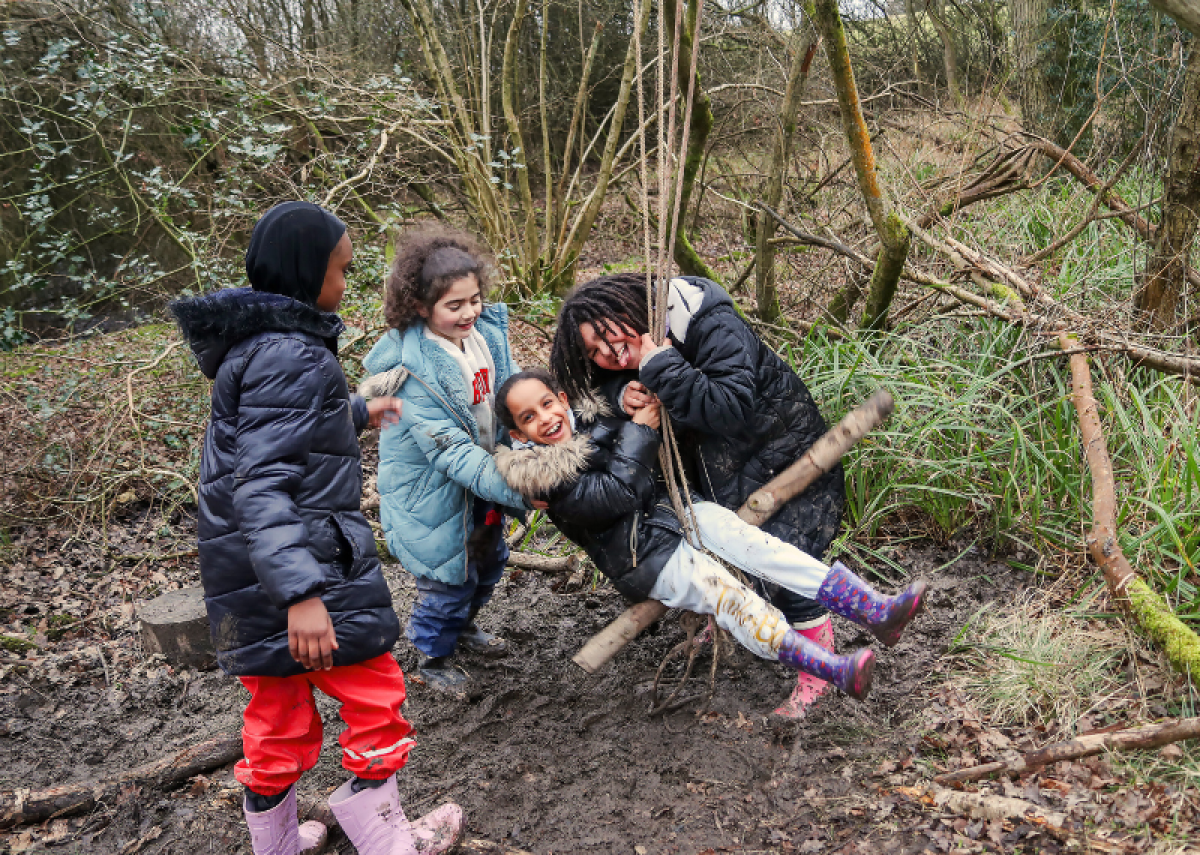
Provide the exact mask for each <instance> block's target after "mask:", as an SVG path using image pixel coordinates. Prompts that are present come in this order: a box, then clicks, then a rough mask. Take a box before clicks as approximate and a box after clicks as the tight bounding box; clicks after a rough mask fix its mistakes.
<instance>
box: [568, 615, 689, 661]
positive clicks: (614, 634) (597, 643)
mask: <svg viewBox="0 0 1200 855" xmlns="http://www.w3.org/2000/svg"><path fill="white" fill-rule="evenodd" d="M666 613H667V607H666V606H664V605H663V604H662V603H660V602H659V601H658V600H645V601H644V602H640V603H638V604H637V605H635V606H630V607H629V608H627V609H626V610H625V611H624V612H623V613H622V614H621V616H620V617H618V618H617V619H616V620H615V621H613V622H612V623H610V624H609V625H608V626H606V627H605V628H604V629H602V630H600V632H598V633H596V634H595V635H593V636H592V638H591V640H590V641H589V642H588V643H587V644H585V645H584V646H583V649H582V650H580V651H579V652H578V653H576V654H575V655H574V656H573V657H572V658H571V661H572V662H574V663H575V664H576V665H578V666H579V667H580V668H582V669H583V670H584V671H587V672H588V673H589V674H595V673H596V671H597V670H599V669H600V667H601V666H602V665H604V664H605V663H606V662H608V660H610V659H612V658H613V657H614V656H616V655H617V653H618V652H619V651H620V650H621V648H622V647H624V646H625V645H626V644H628V643H629V642H631V641H633V640H634V639H635V638H637V637H638V634H639V633H641V631H642V630H643V629H645V628H646V627H648V626H649V625H650V624H652V623H654V622H655V621H656V620H658V619H659V618H661V617H662V616H663V615H665V614H666Z"/></svg>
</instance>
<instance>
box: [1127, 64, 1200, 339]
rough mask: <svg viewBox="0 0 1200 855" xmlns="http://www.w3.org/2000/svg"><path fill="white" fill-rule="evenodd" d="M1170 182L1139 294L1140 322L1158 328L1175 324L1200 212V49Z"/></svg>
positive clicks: (1172, 153)
mask: <svg viewBox="0 0 1200 855" xmlns="http://www.w3.org/2000/svg"><path fill="white" fill-rule="evenodd" d="M1165 184H1166V186H1165V187H1164V188H1163V204H1162V221H1161V222H1160V223H1159V226H1158V230H1157V235H1156V238H1157V239H1156V241H1155V246H1154V254H1153V255H1152V256H1151V258H1150V262H1149V264H1148V265H1147V267H1146V272H1145V274H1144V275H1143V277H1142V282H1141V286H1140V288H1139V289H1138V291H1137V293H1136V294H1135V295H1134V306H1135V307H1136V308H1137V309H1138V310H1139V311H1140V312H1141V313H1142V314H1141V316H1140V317H1139V318H1138V319H1137V322H1138V325H1139V326H1140V327H1141V328H1143V329H1148V330H1156V331H1164V330H1168V329H1170V328H1171V327H1172V326H1174V324H1175V320H1176V315H1177V313H1178V308H1179V304H1180V300H1181V299H1182V297H1183V295H1184V292H1185V290H1186V288H1187V281H1188V268H1189V263H1188V262H1189V256H1190V253H1191V248H1192V244H1193V243H1194V242H1195V239H1196V222H1197V215H1198V214H1200V47H1193V48H1192V53H1191V56H1190V57H1188V63H1187V72H1186V74H1185V75H1184V81H1183V103H1182V104H1181V105H1180V107H1179V116H1178V118H1177V119H1176V120H1175V127H1174V128H1173V129H1172V130H1171V136H1170V140H1169V142H1168V144H1167V176H1166V182H1165Z"/></svg>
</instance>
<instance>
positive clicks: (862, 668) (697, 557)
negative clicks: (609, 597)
mask: <svg viewBox="0 0 1200 855" xmlns="http://www.w3.org/2000/svg"><path fill="white" fill-rule="evenodd" d="M496 397H497V401H496V412H497V416H498V418H499V419H500V421H501V422H502V423H503V424H504V425H505V426H506V427H508V429H509V431H510V432H511V434H512V438H513V440H514V442H518V443H525V444H526V445H524V446H523V447H519V448H516V449H504V450H501V451H499V452H497V455H496V464H497V466H498V468H499V469H500V472H501V473H502V474H503V475H504V477H505V479H506V480H507V481H508V482H509V483H510V484H511V485H513V486H514V487H516V488H517V489H519V490H520V491H521V492H522V493H523V494H524V495H525V496H526V497H527V498H529V499H537V500H543V501H545V502H546V503H547V504H548V511H547V513H548V514H549V516H550V519H551V521H553V522H554V524H555V525H556V526H557V527H558V529H559V530H560V531H561V532H562V533H563V534H564V535H566V536H567V537H568V538H570V539H571V540H573V541H575V542H576V543H578V544H579V545H580V546H582V547H583V548H584V550H585V551H586V552H587V553H588V556H589V557H590V558H591V559H592V561H593V562H595V564H596V566H597V568H599V569H600V571H601V572H602V573H604V574H605V575H606V576H607V577H608V578H609V579H610V580H611V581H612V582H613V584H614V585H615V586H616V588H617V590H619V591H620V592H621V593H623V594H624V595H625V596H627V597H630V598H631V599H634V600H645V599H648V598H650V599H656V600H659V601H660V602H662V603H663V604H664V605H666V606H669V607H672V608H681V609H688V610H690V611H694V612H698V613H700V614H709V615H714V616H715V618H716V621H717V623H718V625H720V626H721V627H722V628H723V629H726V630H728V631H729V632H730V633H732V634H733V636H734V637H735V638H736V639H737V640H738V641H739V642H740V643H741V644H742V646H744V647H746V648H747V649H748V650H750V651H751V652H753V653H755V654H756V655H758V656H761V657H763V658H766V659H777V660H779V661H780V662H783V663H784V664H786V665H789V666H791V667H792V668H794V669H796V670H797V671H802V672H805V673H808V674H812V675H815V676H818V677H820V678H821V679H823V680H828V681H830V682H832V683H833V684H834V685H836V686H837V687H838V688H840V689H841V690H842V691H844V692H846V693H847V694H849V695H850V696H852V697H854V698H860V699H861V698H863V697H865V696H866V694H867V692H868V690H869V689H870V684H871V674H872V668H873V666H874V659H875V657H874V654H873V653H872V652H871V651H870V650H858V651H855V652H854V653H851V654H848V655H844V656H839V655H836V654H834V653H833V652H831V651H829V650H827V649H826V648H825V647H823V646H821V645H820V644H816V643H815V642H812V641H810V640H809V639H808V638H807V637H805V636H804V635H803V634H801V633H800V632H798V631H797V630H795V629H794V628H792V627H791V626H790V625H789V624H788V621H787V620H786V619H785V618H784V616H783V614H782V613H781V612H780V611H779V609H777V608H775V607H774V606H772V605H770V604H769V603H767V602H766V601H765V600H763V599H762V598H761V597H760V596H759V595H758V594H756V593H754V591H752V590H751V589H750V588H748V587H747V586H746V585H743V584H742V583H741V582H739V581H738V580H737V579H735V578H734V577H733V576H732V575H731V574H730V573H729V572H728V571H726V570H725V569H724V568H723V567H721V565H720V564H718V563H717V562H716V561H714V560H713V559H711V558H710V557H708V556H707V555H706V554H705V553H704V552H702V551H700V550H698V549H695V548H693V546H692V545H691V544H690V543H688V541H687V539H686V538H685V537H684V536H683V533H682V529H681V527H680V524H679V520H678V518H677V517H676V516H675V513H674V511H673V510H672V509H671V506H670V504H669V502H668V501H667V500H666V495H665V485H664V484H663V482H662V479H661V478H660V477H658V475H657V470H656V463H655V460H656V457H657V453H658V446H659V435H658V432H657V428H658V425H659V418H660V416H659V406H658V404H657V403H655V402H650V403H648V404H647V405H646V406H644V407H641V408H639V409H638V411H637V412H635V413H634V415H633V418H632V420H630V421H626V420H624V419H617V418H612V417H609V416H592V417H588V418H585V417H583V416H579V417H578V419H577V418H576V416H575V414H574V413H572V412H571V410H570V408H569V406H568V399H567V396H566V394H565V393H564V392H562V391H560V390H559V388H558V386H557V383H556V382H555V381H554V379H553V377H552V376H551V375H550V374H549V372H546V371H542V370H531V371H525V372H522V373H520V374H516V375H514V376H513V377H512V378H510V379H509V381H508V382H507V383H505V384H504V385H502V386H501V387H500V390H499V391H498V392H497V396H496ZM695 522H696V526H697V529H698V534H699V537H700V541H701V543H702V544H703V546H704V548H705V549H708V550H710V551H711V552H713V553H714V554H716V555H718V556H720V557H721V558H722V559H724V560H725V561H728V562H729V563H730V564H732V565H734V566H735V567H738V568H740V569H742V570H744V571H745V572H747V573H750V574H753V575H755V576H759V577H762V578H766V579H769V580H771V581H772V582H775V583H776V584H779V585H781V586H783V587H784V588H786V589H787V590H790V591H796V592H798V593H802V594H804V595H805V596H808V597H811V598H812V599H814V600H816V601H817V602H819V603H821V604H822V605H823V606H824V607H826V608H828V609H830V610H832V611H834V612H836V613H838V614H840V615H842V616H844V617H846V618H848V619H850V620H851V621H853V622H854V623H857V624H859V625H860V626H864V627H866V628H867V629H869V630H870V631H871V632H872V633H873V634H874V635H875V637H876V638H878V639H879V640H880V641H882V642H883V643H884V644H887V645H888V646H891V645H894V644H896V643H897V641H899V638H900V633H901V632H902V631H903V629H904V627H905V626H906V625H907V624H908V622H909V621H911V620H912V618H913V617H914V616H915V615H916V614H917V613H918V612H919V611H920V609H921V607H922V604H923V597H924V591H925V583H924V582H916V583H914V584H912V585H910V586H909V587H908V589H907V590H905V591H904V592H902V593H901V594H899V595H897V596H895V597H887V596H883V595H881V594H879V593H878V592H876V591H875V590H873V589H872V588H871V587H870V586H869V585H867V583H866V582H864V581H863V580H862V579H860V578H859V577H857V576H855V575H854V574H853V573H851V572H850V570H848V569H847V568H846V567H845V566H844V565H842V564H841V563H835V564H834V565H833V567H828V566H827V565H825V564H823V563H821V562H820V561H818V560H816V559H815V558H812V557H811V556H809V555H807V554H806V553H804V552H801V551H800V550H799V549H797V548H796V547H794V546H792V545H790V544H788V543H785V542H783V541H781V540H779V539H778V538H776V537H773V536H771V535H769V534H767V533H766V532H764V531H762V530H761V529H758V528H755V527H754V526H751V525H749V524H748V523H745V522H743V521H742V520H741V519H740V518H739V517H738V516H737V514H735V513H733V512H732V511H729V510H726V509H725V508H722V507H721V506H720V505H717V504H714V503H712V502H696V503H695Z"/></svg>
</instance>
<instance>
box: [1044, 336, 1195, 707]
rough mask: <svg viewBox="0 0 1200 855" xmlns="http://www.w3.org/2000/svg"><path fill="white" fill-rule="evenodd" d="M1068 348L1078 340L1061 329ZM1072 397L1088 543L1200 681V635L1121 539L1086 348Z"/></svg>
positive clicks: (1116, 590)
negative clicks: (1085, 479) (1141, 572)
mask: <svg viewBox="0 0 1200 855" xmlns="http://www.w3.org/2000/svg"><path fill="white" fill-rule="evenodd" d="M1059 344H1061V345H1062V348H1063V350H1071V349H1073V346H1074V345H1075V342H1074V341H1073V340H1072V337H1071V336H1070V335H1069V334H1067V333H1060V334H1059ZM1070 359H1071V398H1072V400H1073V401H1074V403H1075V410H1076V412H1077V413H1078V414H1079V432H1080V434H1081V435H1082V438H1083V449H1084V453H1085V454H1086V456H1087V464H1088V470H1089V471H1090V472H1091V473H1092V520H1093V522H1092V529H1091V531H1090V532H1088V535H1087V538H1086V541H1085V542H1086V543H1087V547H1088V551H1089V552H1090V553H1091V555H1092V560H1094V561H1095V562H1096V564H1097V565H1098V566H1099V567H1100V570H1101V572H1102V573H1103V574H1104V580H1105V582H1106V583H1107V584H1108V589H1109V592H1110V593H1111V594H1112V596H1113V599H1115V600H1116V601H1117V602H1119V603H1121V604H1122V605H1123V606H1124V607H1125V608H1126V609H1128V611H1129V613H1130V615H1131V616H1132V617H1133V619H1134V621H1135V622H1136V623H1137V625H1138V626H1140V627H1141V628H1142V629H1143V630H1144V631H1145V633H1146V634H1147V635H1149V636H1150V637H1151V638H1152V639H1153V640H1154V641H1156V642H1157V643H1158V644H1159V645H1160V646H1162V647H1163V648H1164V650H1165V651H1166V654H1167V658H1168V659H1169V660H1170V661H1171V664H1172V665H1174V666H1175V668H1177V669H1178V670H1180V671H1182V672H1183V673H1184V674H1185V675H1187V676H1188V678H1189V679H1192V680H1194V681H1195V682H1197V684H1200V638H1197V637H1196V633H1195V632H1193V631H1192V630H1191V629H1189V628H1188V627H1187V626H1186V625H1185V624H1184V623H1183V621H1181V620H1180V619H1179V618H1178V617H1177V616H1176V614H1175V612H1174V611H1172V610H1171V607H1170V606H1168V605H1167V604H1166V602H1164V601H1163V599H1162V597H1160V596H1159V595H1158V593H1157V592H1155V591H1154V589H1153V588H1151V587H1150V586H1149V585H1148V584H1146V582H1145V581H1144V580H1142V579H1140V578H1139V577H1138V575H1137V573H1136V572H1135V571H1134V569H1133V567H1131V566H1130V564H1129V561H1128V560H1127V559H1126V558H1125V553H1123V552H1122V551H1121V546H1120V543H1119V542H1118V540H1117V498H1116V483H1115V481H1114V479H1113V467H1112V458H1110V457H1109V455H1108V446H1107V445H1106V444H1105V441H1104V431H1103V430H1102V428H1101V426H1100V412H1099V410H1100V408H1099V405H1098V404H1097V403H1096V397H1095V395H1094V394H1093V393H1092V377H1091V370H1090V369H1089V367H1088V358H1087V354H1085V353H1073V354H1071V357H1070Z"/></svg>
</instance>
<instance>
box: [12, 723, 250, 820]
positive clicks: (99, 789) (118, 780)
mask: <svg viewBox="0 0 1200 855" xmlns="http://www.w3.org/2000/svg"><path fill="white" fill-rule="evenodd" d="M241 756H242V735H241V734H240V733H233V734H225V735H223V736H217V737H214V738H213V739H209V740H207V741H205V742H201V743H200V744H198V745H193V746H192V747H191V748H186V749H184V750H183V751H180V752H179V753H178V754H176V755H175V756H174V757H166V758H163V759H161V760H155V761H154V762H152V763H146V764H145V765H142V766H138V767H137V768H136V769H131V770H129V771H128V772H123V773H121V774H120V775H116V776H115V777H112V778H109V779H107V780H104V781H94V782H92V783H90V784H65V785H63V786H61V787H52V788H50V789H47V790H29V789H24V788H22V789H17V790H10V791H8V792H0V828H11V827H12V826H14V825H27V824H28V823H31V822H44V821H45V820H48V819H52V818H54V817H60V816H70V815H71V814H76V813H83V812H84V811H89V810H91V809H92V808H93V807H95V806H96V804H97V803H99V802H102V801H106V800H108V799H110V798H112V797H113V796H115V795H116V794H117V793H118V792H120V791H121V790H122V789H125V788H126V787H130V786H137V787H146V788H153V789H164V788H166V787H170V786H172V785H173V784H181V783H183V782H184V781H186V780H188V779H189V778H194V777H196V776H197V775H201V774H203V773H205V772H209V771H211V770H213V769H216V768H219V767H221V766H226V765H228V764H230V763H233V762H235V761H236V760H239V759H241Z"/></svg>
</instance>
